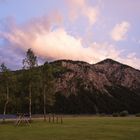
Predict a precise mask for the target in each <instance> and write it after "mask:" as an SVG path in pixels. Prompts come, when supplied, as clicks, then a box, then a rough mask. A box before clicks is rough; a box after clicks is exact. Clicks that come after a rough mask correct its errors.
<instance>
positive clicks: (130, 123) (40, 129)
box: [0, 117, 140, 140]
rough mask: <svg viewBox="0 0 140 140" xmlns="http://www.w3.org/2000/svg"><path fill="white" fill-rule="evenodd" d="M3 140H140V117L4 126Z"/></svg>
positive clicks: (0, 136) (0, 138) (0, 132)
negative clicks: (29, 125)
mask: <svg viewBox="0 0 140 140" xmlns="http://www.w3.org/2000/svg"><path fill="white" fill-rule="evenodd" d="M0 140H140V118H135V117H124V118H120V117H116V118H115V117H114V118H113V117H73V118H72V117H71V118H65V119H64V123H63V124H49V123H47V122H46V123H44V122H43V121H34V122H33V123H32V124H31V127H28V126H20V127H15V126H14V125H13V124H0Z"/></svg>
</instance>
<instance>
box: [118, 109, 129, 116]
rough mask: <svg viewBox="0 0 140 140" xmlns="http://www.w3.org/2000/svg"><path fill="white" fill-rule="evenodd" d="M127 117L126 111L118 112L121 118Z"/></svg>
mask: <svg viewBox="0 0 140 140" xmlns="http://www.w3.org/2000/svg"><path fill="white" fill-rule="evenodd" d="M128 115H129V113H128V111H127V110H124V111H122V112H120V116H121V117H125V116H128Z"/></svg>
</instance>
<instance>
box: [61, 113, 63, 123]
mask: <svg viewBox="0 0 140 140" xmlns="http://www.w3.org/2000/svg"><path fill="white" fill-rule="evenodd" d="M62 123H63V118H62V115H61V124H62Z"/></svg>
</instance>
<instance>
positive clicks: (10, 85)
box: [0, 49, 55, 121]
mask: <svg viewBox="0 0 140 140" xmlns="http://www.w3.org/2000/svg"><path fill="white" fill-rule="evenodd" d="M22 63H23V69H22V70H20V71H16V72H12V71H11V70H10V69H8V68H7V66H6V65H5V63H2V64H1V65H0V71H1V73H0V114H3V121H5V115H6V114H7V113H14V114H15V113H28V115H29V118H30V120H31V119H32V112H33V113H44V120H46V110H47V108H46V107H47V106H50V107H51V106H52V105H53V103H54V101H55V99H54V93H53V90H52V89H53V83H54V78H53V74H52V67H51V65H50V64H49V63H47V62H46V63H45V64H44V65H43V66H41V67H38V61H37V56H35V54H34V52H33V51H32V50H31V49H28V50H27V52H26V56H25V58H24V59H23V62H22ZM39 103H41V105H39Z"/></svg>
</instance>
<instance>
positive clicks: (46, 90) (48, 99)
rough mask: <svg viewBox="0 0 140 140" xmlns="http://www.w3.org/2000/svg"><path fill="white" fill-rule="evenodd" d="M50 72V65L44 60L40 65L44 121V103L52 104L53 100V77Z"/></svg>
mask: <svg viewBox="0 0 140 140" xmlns="http://www.w3.org/2000/svg"><path fill="white" fill-rule="evenodd" d="M52 72H53V70H52V66H51V65H50V64H49V63H48V62H46V63H45V64H44V65H43V67H42V86H43V101H44V104H43V110H44V121H46V105H47V104H48V105H50V106H52V105H53V104H54V102H55V99H54V92H53V85H54V77H53V74H52Z"/></svg>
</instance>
